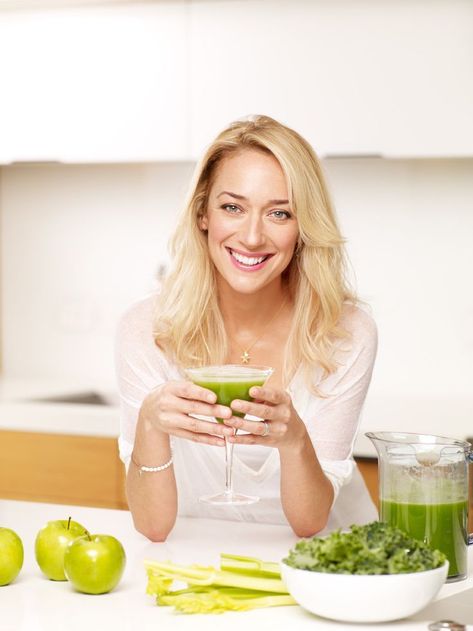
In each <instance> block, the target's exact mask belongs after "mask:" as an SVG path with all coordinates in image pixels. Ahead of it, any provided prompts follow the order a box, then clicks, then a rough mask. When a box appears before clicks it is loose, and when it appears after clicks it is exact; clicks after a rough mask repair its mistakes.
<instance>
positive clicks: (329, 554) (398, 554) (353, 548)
mask: <svg viewBox="0 0 473 631" xmlns="http://www.w3.org/2000/svg"><path fill="white" fill-rule="evenodd" d="M445 560H446V557H445V555H444V554H443V553H442V552H440V551H439V550H431V549H430V548H429V547H428V546H427V545H426V544H425V543H423V542H421V541H417V540H416V539H413V538H412V537H409V536H408V535H407V534H405V533H404V532H403V531H402V530H399V528H394V527H392V526H388V525H387V524H385V523H383V522H379V521H374V522H371V523H369V524H366V525H365V526H356V525H353V526H351V527H350V530H349V531H348V532H341V531H340V530H337V531H335V532H333V533H331V534H330V535H328V536H327V537H317V536H315V537H312V538H311V539H302V540H301V541H299V542H298V543H297V544H296V545H295V546H294V548H293V549H292V550H290V551H289V556H288V557H287V558H286V559H284V563H286V564H287V565H290V566H291V567H294V568H298V569H301V570H312V571H313V572H329V573H333V574H401V573H404V572H424V571H426V570H432V569H434V568H436V567H440V566H441V565H443V564H444V563H445Z"/></svg>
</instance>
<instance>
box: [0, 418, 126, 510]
mask: <svg viewBox="0 0 473 631" xmlns="http://www.w3.org/2000/svg"><path fill="white" fill-rule="evenodd" d="M0 498H5V499H17V500H27V501H34V502H51V503H52V504H75V505H80V506H100V507H105V508H127V502H126V497H125V469H124V466H123V464H122V462H121V461H120V460H119V458H118V447H117V441H116V439H114V438H103V437H97V436H72V435H66V434H64V435H62V434H40V433H32V432H14V431H13V432H12V431H6V430H2V431H0Z"/></svg>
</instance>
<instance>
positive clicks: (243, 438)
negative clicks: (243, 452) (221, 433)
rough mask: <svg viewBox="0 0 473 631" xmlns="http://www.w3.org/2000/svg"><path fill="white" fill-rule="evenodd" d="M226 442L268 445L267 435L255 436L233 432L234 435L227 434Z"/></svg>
mask: <svg viewBox="0 0 473 631" xmlns="http://www.w3.org/2000/svg"><path fill="white" fill-rule="evenodd" d="M227 440H228V442H229V443H233V444H238V445H266V446H268V439H267V437H265V438H263V437H262V436H256V434H235V436H229V437H228V439H227Z"/></svg>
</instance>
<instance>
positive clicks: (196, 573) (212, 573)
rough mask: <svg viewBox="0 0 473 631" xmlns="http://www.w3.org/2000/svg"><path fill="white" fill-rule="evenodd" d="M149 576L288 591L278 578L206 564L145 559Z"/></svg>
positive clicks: (282, 592)
mask: <svg viewBox="0 0 473 631" xmlns="http://www.w3.org/2000/svg"><path fill="white" fill-rule="evenodd" d="M145 567H146V569H147V571H148V576H149V575H150V573H151V574H155V575H157V576H161V577H163V578H168V579H169V578H172V579H174V580H176V581H184V582H186V583H189V584H190V585H222V586H227V587H241V588H243V589H257V590H261V591H264V592H277V593H281V594H285V593H287V589H286V586H285V585H284V583H283V582H282V581H281V579H278V578H265V577H261V576H254V575H252V576H250V575H246V574H240V573H237V572H228V571H224V570H216V569H215V568H213V567H205V566H198V565H196V566H184V565H177V564H174V563H160V562H158V561H145Z"/></svg>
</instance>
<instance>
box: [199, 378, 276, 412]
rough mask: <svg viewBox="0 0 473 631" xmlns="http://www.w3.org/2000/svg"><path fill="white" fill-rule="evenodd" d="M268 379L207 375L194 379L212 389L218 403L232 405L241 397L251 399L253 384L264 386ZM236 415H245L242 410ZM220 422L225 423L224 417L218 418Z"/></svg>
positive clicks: (245, 399)
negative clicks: (228, 378)
mask: <svg viewBox="0 0 473 631" xmlns="http://www.w3.org/2000/svg"><path fill="white" fill-rule="evenodd" d="M265 381H266V377H262V378H261V379H256V378H254V379H242V380H241V381H240V380H237V381H224V380H223V379H221V378H219V377H216V378H215V379H212V378H211V377H206V378H204V379H195V378H194V379H193V382H194V383H195V384H196V385H198V386H201V387H202V388H207V389H208V390H212V392H215V394H216V395H217V403H220V405H226V406H228V407H230V403H231V402H232V401H234V400H235V399H241V400H242V401H251V397H250V392H249V391H250V388H252V387H253V386H263V385H264V382H265ZM233 414H234V415H235V416H245V415H244V414H243V413H242V412H233ZM217 421H218V422H219V423H223V419H221V418H218V419H217Z"/></svg>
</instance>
